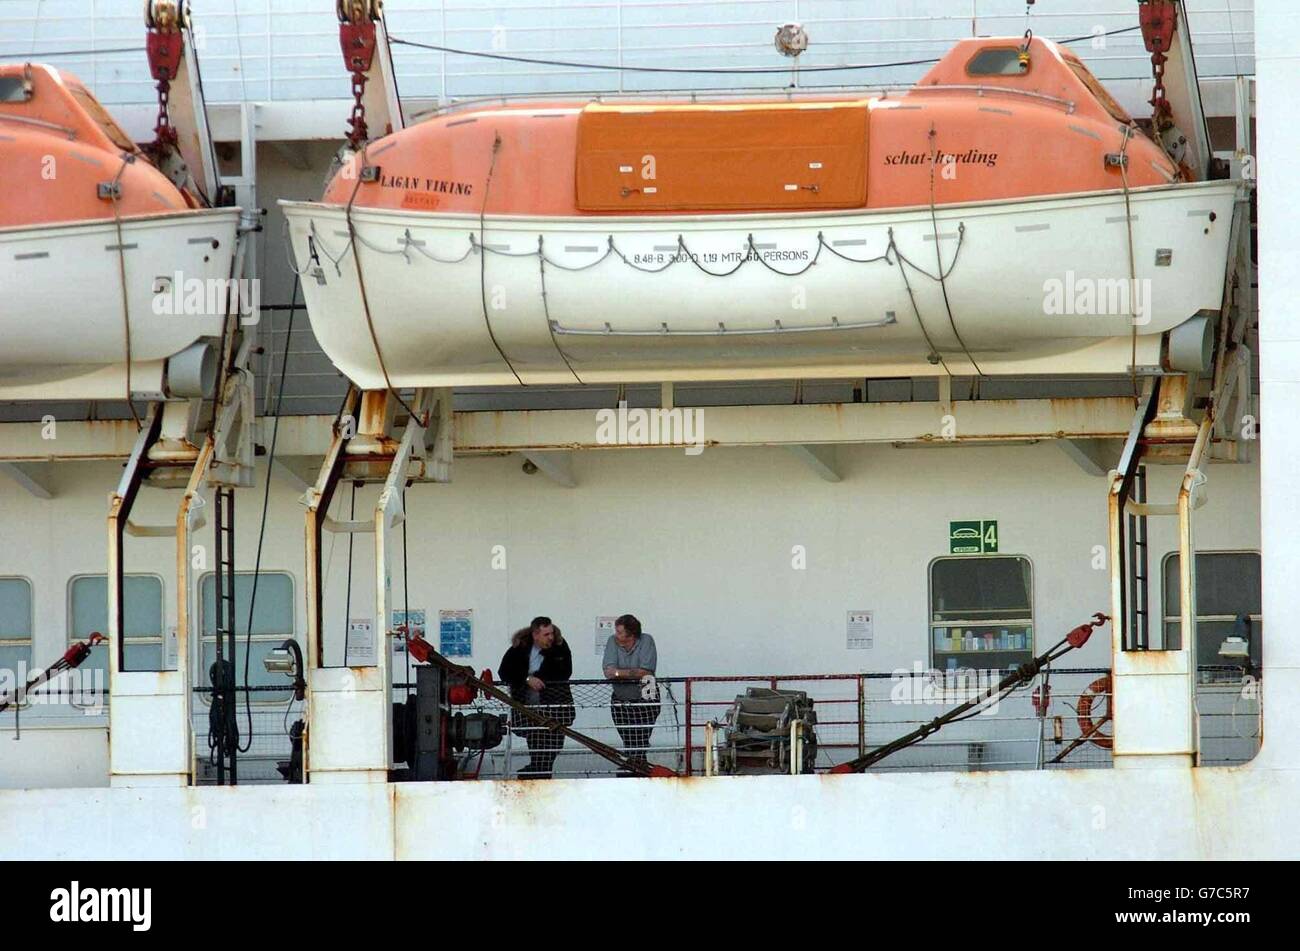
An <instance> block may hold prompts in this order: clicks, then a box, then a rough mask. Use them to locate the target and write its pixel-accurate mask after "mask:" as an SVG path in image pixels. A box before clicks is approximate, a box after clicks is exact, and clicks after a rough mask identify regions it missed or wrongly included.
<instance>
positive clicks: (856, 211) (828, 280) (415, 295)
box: [284, 39, 1238, 389]
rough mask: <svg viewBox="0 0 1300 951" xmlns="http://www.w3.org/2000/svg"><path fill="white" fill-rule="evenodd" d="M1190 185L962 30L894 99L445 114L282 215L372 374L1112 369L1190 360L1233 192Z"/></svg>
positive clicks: (999, 49) (647, 376)
mask: <svg viewBox="0 0 1300 951" xmlns="http://www.w3.org/2000/svg"><path fill="white" fill-rule="evenodd" d="M1024 53H1027V54H1028V64H1027V65H1025V64H1023V57H1022V54H1024ZM1190 178H1191V175H1190V173H1189V171H1188V170H1187V169H1185V168H1181V167H1180V166H1179V165H1178V164H1176V163H1175V162H1174V161H1172V160H1171V159H1170V157H1169V156H1168V155H1167V154H1166V153H1165V151H1164V150H1163V149H1162V148H1161V147H1160V146H1159V145H1157V144H1156V143H1155V142H1154V141H1153V140H1152V139H1151V138H1149V137H1148V136H1147V135H1146V134H1145V133H1143V132H1141V131H1140V130H1139V129H1138V127H1137V126H1136V124H1135V123H1134V122H1133V120H1132V118H1131V117H1130V116H1129V115H1128V114H1127V113H1126V112H1125V111H1124V110H1123V109H1122V108H1121V107H1120V106H1119V105H1118V104H1117V103H1116V102H1115V101H1114V99H1113V98H1112V97H1111V96H1110V95H1109V94H1108V93H1107V92H1106V90H1105V89H1104V88H1103V87H1102V86H1101V85H1100V84H1099V83H1098V82H1097V80H1096V79H1095V78H1094V77H1093V75H1092V74H1091V73H1090V72H1089V71H1088V69H1087V67H1086V66H1085V65H1084V64H1083V63H1082V62H1081V61H1080V60H1079V59H1078V58H1077V57H1076V56H1075V55H1074V54H1073V53H1071V52H1070V51H1069V50H1068V49H1065V48H1064V47H1062V46H1060V45H1058V44H1055V43H1052V42H1050V41H1046V40H1042V39H1033V40H1032V41H1031V42H1030V43H1029V44H1028V46H1027V48H1026V47H1025V44H1024V42H1023V41H1022V40H1020V39H973V40H966V41H962V42H960V43H958V44H957V45H956V47H955V48H954V49H953V50H951V51H950V52H949V53H948V55H947V56H945V57H944V59H943V60H942V61H941V62H940V63H938V64H937V65H936V66H935V67H934V68H933V69H932V70H931V71H930V72H929V73H928V74H927V75H926V76H925V77H924V78H923V79H922V80H921V82H920V83H918V84H917V85H916V86H915V87H913V88H912V89H911V90H909V91H907V92H905V93H902V94H883V95H878V96H874V97H869V98H868V97H861V98H845V97H839V98H834V97H825V96H803V95H791V96H789V97H787V98H782V99H770V98H769V99H761V100H760V99H741V100H734V99H733V100H725V101H721V100H720V101H709V102H702V101H696V100H694V99H692V100H688V101H662V102H660V101H654V102H651V101H644V100H632V101H629V100H626V99H624V100H620V101H613V102H607V101H602V102H589V103H585V104H574V103H567V104H566V103H530V104H514V105H494V106H491V107H485V106H477V107H468V108H462V109H459V110H453V111H450V112H446V113H443V114H440V115H438V116H436V117H434V118H430V119H428V120H426V121H424V122H421V123H420V124H418V125H414V126H412V127H409V128H407V129H404V130H402V131H399V132H397V133H395V134H392V135H389V136H387V137H385V138H382V139H378V140H376V141H374V142H372V143H370V144H369V145H368V146H367V147H366V149H365V150H364V152H363V153H361V154H358V155H356V156H353V157H352V158H351V159H350V160H348V161H347V162H345V163H344V165H343V166H342V168H341V170H340V172H339V173H338V174H337V175H336V177H335V178H334V179H333V181H332V182H331V183H330V185H329V187H328V189H327V191H326V194H325V196H324V198H323V200H322V201H321V202H318V203H300V202H286V203H284V207H285V213H286V216H287V218H288V220H289V223H290V233H291V240H292V245H293V252H294V258H295V266H296V267H297V268H298V269H299V270H300V272H301V273H302V274H303V286H304V288H305V297H306V300H307V305H308V308H309V311H310V314H311V320H312V326H313V330H314V332H315V335H316V337H317V339H318V340H319V341H320V344H321V346H322V347H323V348H324V350H325V352H326V353H327V354H328V355H329V357H330V358H331V360H333V362H334V363H335V364H336V365H337V366H338V367H339V368H340V369H341V370H343V371H344V372H345V373H346V374H347V375H348V376H349V377H351V378H352V380H353V381H355V382H356V383H357V384H358V385H360V386H361V387H363V388H367V389H369V388H376V389H377V388H383V387H384V386H386V385H392V386H398V387H403V386H452V385H458V384H488V385H495V384H515V383H524V384H533V383H565V382H568V383H573V382H575V381H578V382H582V383H611V382H639V381H671V380H719V379H764V378H769V379H770V378H794V377H801V378H811V377H852V376H862V375H873V376H911V375H928V374H939V373H943V372H950V373H954V374H1052V375H1063V374H1121V373H1122V374H1127V373H1129V372H1130V368H1132V367H1134V365H1135V359H1136V366H1137V367H1138V371H1139V372H1141V371H1143V370H1144V369H1147V368H1153V369H1155V370H1159V369H1165V370H1170V369H1173V370H1197V369H1201V367H1199V366H1197V365H1196V364H1199V363H1202V362H1203V361H1204V357H1205V354H1206V353H1207V352H1208V348H1207V346H1206V341H1207V340H1208V339H1209V335H1210V333H1211V330H1212V324H1213V318H1214V315H1216V314H1217V312H1218V311H1219V310H1220V308H1221V306H1222V299H1223V291H1224V281H1225V273H1224V272H1225V269H1226V262H1227V256H1228V245H1229V239H1230V231H1231V225H1232V219H1233V206H1234V201H1235V200H1236V197H1237V191H1238V186H1237V184H1235V183H1233V182H1230V181H1191V180H1189V179H1190Z"/></svg>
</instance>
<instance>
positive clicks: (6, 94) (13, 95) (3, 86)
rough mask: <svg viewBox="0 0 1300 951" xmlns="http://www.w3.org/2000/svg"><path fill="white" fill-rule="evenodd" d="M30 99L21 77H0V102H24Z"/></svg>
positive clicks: (25, 84)
mask: <svg viewBox="0 0 1300 951" xmlns="http://www.w3.org/2000/svg"><path fill="white" fill-rule="evenodd" d="M30 98H32V96H31V93H30V92H29V91H28V89H27V83H26V81H24V80H23V78H22V77H21V76H0V102H26V101H27V100H28V99H30Z"/></svg>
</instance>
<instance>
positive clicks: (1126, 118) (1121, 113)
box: [1066, 59, 1133, 125]
mask: <svg viewBox="0 0 1300 951" xmlns="http://www.w3.org/2000/svg"><path fill="white" fill-rule="evenodd" d="M1066 62H1067V63H1068V64H1069V65H1070V68H1071V69H1072V70H1074V75H1076V76H1078V77H1079V79H1080V81H1082V82H1083V84H1084V85H1085V86H1087V87H1088V92H1090V93H1092V95H1093V98H1095V99H1096V100H1097V101H1098V102H1100V103H1101V104H1102V107H1103V108H1104V109H1105V110H1106V111H1107V112H1109V113H1110V115H1111V118H1112V119H1115V120H1117V121H1119V122H1122V123H1124V124H1125V125H1128V124H1129V123H1130V122H1132V121H1133V117H1132V116H1130V115H1129V114H1128V112H1126V111H1125V109H1124V107H1123V106H1121V105H1120V104H1119V103H1118V102H1116V101H1115V97H1114V96H1112V95H1111V94H1110V93H1108V92H1107V91H1106V87H1105V86H1103V85H1102V84H1101V83H1099V82H1098V81H1097V77H1096V76H1094V75H1093V74H1092V72H1091V71H1090V70H1089V69H1088V67H1087V66H1084V65H1083V63H1081V62H1079V61H1078V60H1076V59H1066Z"/></svg>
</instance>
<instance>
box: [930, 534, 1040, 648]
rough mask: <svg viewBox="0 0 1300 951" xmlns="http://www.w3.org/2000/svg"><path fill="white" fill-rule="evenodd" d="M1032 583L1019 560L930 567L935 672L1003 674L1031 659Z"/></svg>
mask: <svg viewBox="0 0 1300 951" xmlns="http://www.w3.org/2000/svg"><path fill="white" fill-rule="evenodd" d="M1033 604H1034V577H1033V566H1032V565H1030V563H1029V559H1028V558H1025V557H1023V556H1020V555H980V556H974V557H969V558H938V559H935V560H934V561H933V562H931V563H930V659H931V664H932V665H933V666H934V667H935V668H937V669H939V670H958V669H962V668H974V669H978V670H992V669H997V670H1002V669H1005V668H1007V667H1013V666H1017V665H1019V664H1023V663H1025V662H1026V661H1028V660H1029V659H1030V658H1031V657H1033V655H1034V607H1033Z"/></svg>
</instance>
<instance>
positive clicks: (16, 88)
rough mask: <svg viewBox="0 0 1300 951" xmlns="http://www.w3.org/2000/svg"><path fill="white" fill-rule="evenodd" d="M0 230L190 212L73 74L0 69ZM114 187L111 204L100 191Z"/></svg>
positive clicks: (180, 195)
mask: <svg viewBox="0 0 1300 951" xmlns="http://www.w3.org/2000/svg"><path fill="white" fill-rule="evenodd" d="M0 93H3V94H0V164H2V165H3V167H4V169H5V187H4V188H0V229H3V228H22V227H29V226H32V225H45V224H65V223H70V222H74V221H100V220H105V219H112V218H113V217H114V214H115V212H114V205H115V204H116V206H117V207H116V214H117V215H120V216H121V217H123V218H132V217H138V216H141V215H152V214H159V213H163V212H170V211H184V210H186V209H189V208H192V207H194V205H193V204H192V203H191V202H190V201H189V200H188V199H187V198H186V196H185V194H184V193H183V192H181V191H180V190H179V189H178V188H176V186H175V185H173V184H172V183H171V181H169V180H168V179H167V177H166V176H165V175H163V174H162V173H161V172H160V171H158V170H157V169H156V168H154V167H153V166H152V165H150V164H149V163H148V162H147V161H146V160H145V159H144V157H143V156H142V155H141V154H140V152H139V150H138V149H137V148H136V146H135V144H134V143H132V142H131V140H130V138H129V137H128V136H127V135H126V134H125V133H124V132H122V130H121V129H120V128H118V126H117V125H116V123H114V122H113V120H112V118H110V117H109V115H108V113H107V112H105V111H104V108H103V106H101V105H100V104H99V103H98V102H97V101H96V100H95V98H94V97H93V96H92V95H91V94H90V93H89V92H88V91H87V90H86V88H85V86H83V85H82V84H81V81H80V80H78V79H77V78H76V77H75V76H72V75H71V74H69V73H64V72H60V71H59V70H56V69H54V68H52V67H50V66H41V65H35V64H26V65H7V66H0ZM113 182H116V183H117V185H118V187H119V190H120V191H119V193H120V198H119V199H118V201H117V202H113V201H112V200H110V198H109V197H107V196H104V197H101V195H102V194H103V192H102V190H101V186H106V185H111V184H112V183H113Z"/></svg>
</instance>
